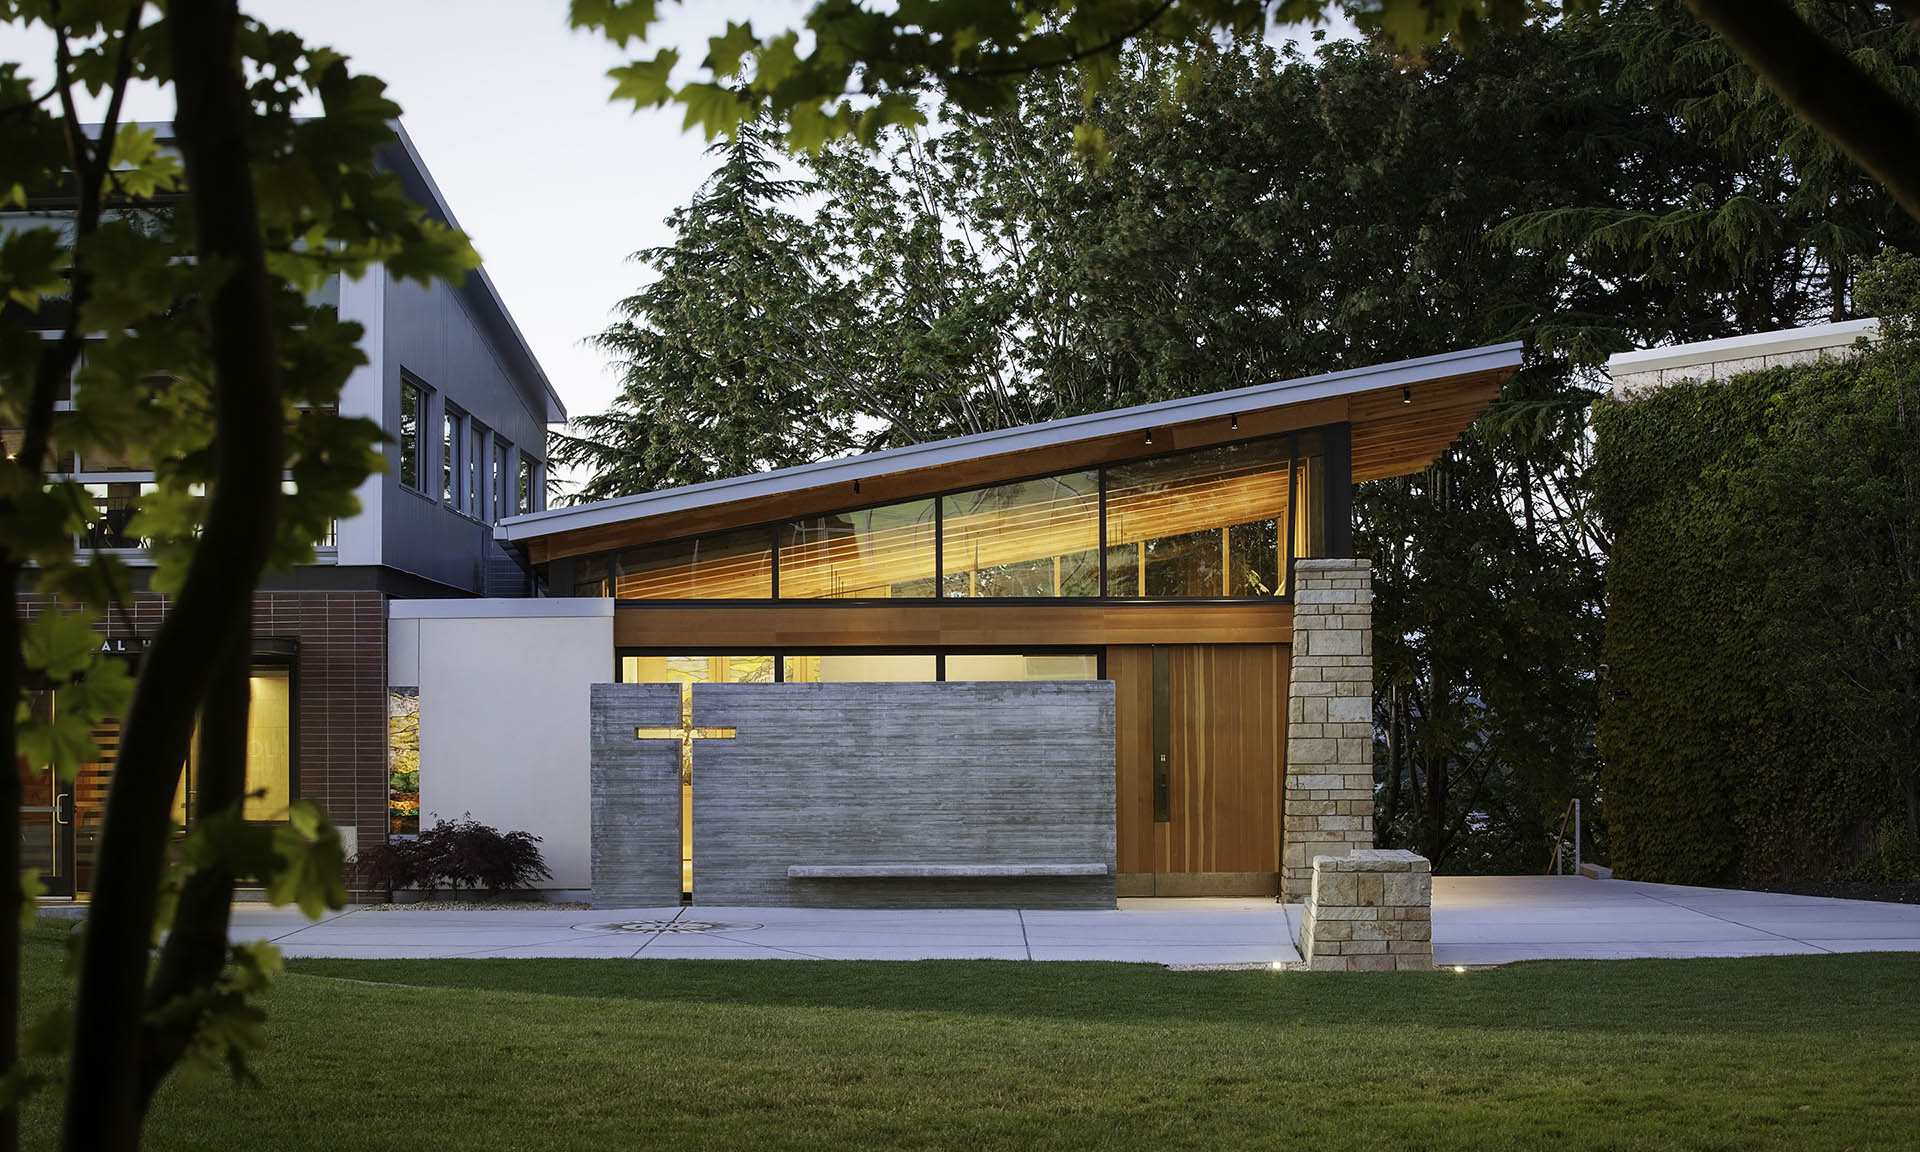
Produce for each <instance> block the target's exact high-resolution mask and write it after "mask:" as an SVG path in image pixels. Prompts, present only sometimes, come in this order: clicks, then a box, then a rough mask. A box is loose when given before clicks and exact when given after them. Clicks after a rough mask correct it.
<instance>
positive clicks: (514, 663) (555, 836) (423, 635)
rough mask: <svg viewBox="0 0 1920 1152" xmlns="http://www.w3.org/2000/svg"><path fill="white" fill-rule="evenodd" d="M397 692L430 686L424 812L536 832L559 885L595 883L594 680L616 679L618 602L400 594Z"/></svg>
mask: <svg viewBox="0 0 1920 1152" xmlns="http://www.w3.org/2000/svg"><path fill="white" fill-rule="evenodd" d="M388 610H389V613H390V619H389V632H390V638H389V645H388V652H389V667H388V672H387V683H388V685H389V687H390V688H403V687H417V688H418V689H419V690H420V818H421V825H422V827H427V826H430V825H431V824H432V823H433V822H434V818H435V816H436V815H437V816H438V817H440V818H441V819H448V820H454V819H459V818H460V817H461V816H462V815H464V814H466V813H469V812H471V813H472V814H473V818H474V819H475V820H478V821H480V822H481V823H482V824H491V825H493V826H494V827H496V828H498V829H500V830H501V831H502V832H508V831H514V830H521V831H526V832H531V833H533V834H534V835H536V836H539V837H540V838H541V840H542V843H541V845H540V850H541V853H542V854H543V855H544V856H545V858H546V862H547V867H549V868H551V869H552V870H553V879H552V880H551V881H549V882H548V883H549V886H550V887H553V888H557V889H570V890H579V889H585V888H586V887H587V886H588V882H589V871H590V869H589V861H588V834H587V828H588V793H589V789H588V771H589V763H590V754H589V739H588V718H589V702H588V696H589V686H590V685H592V684H595V683H601V682H604V681H608V680H611V679H613V674H614V672H613V602H612V601H610V600H586V599H577V600H576V599H565V600H559V599H555V600H395V601H391V602H389V605H388Z"/></svg>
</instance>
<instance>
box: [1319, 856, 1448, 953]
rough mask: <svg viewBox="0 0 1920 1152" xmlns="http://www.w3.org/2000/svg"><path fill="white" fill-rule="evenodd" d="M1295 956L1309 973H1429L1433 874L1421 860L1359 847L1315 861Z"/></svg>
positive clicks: (1423, 858)
mask: <svg viewBox="0 0 1920 1152" xmlns="http://www.w3.org/2000/svg"><path fill="white" fill-rule="evenodd" d="M1300 956H1301V958H1302V959H1303V960H1305V961H1306V963H1307V967H1308V968H1310V969H1312V970H1313V971H1315V972H1421V971H1427V970H1429V969H1431V968H1432V967H1433V870H1432V868H1431V867H1430V866H1429V865H1428V863H1427V859H1426V857H1424V856H1421V855H1418V854H1416V853H1413V852H1407V851H1403V850H1401V849H1398V848H1392V849H1378V848H1362V849H1359V850H1358V851H1355V852H1352V853H1349V854H1348V855H1345V856H1318V857H1315V858H1314V861H1313V884H1312V891H1311V895H1309V896H1308V898H1307V904H1306V907H1305V908H1304V909H1303V910H1302V915H1301V918H1300Z"/></svg>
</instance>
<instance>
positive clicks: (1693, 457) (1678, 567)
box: [1594, 338, 1920, 884]
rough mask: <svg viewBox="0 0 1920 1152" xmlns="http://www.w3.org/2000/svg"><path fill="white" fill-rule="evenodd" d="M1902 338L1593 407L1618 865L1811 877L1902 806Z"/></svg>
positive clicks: (1907, 493)
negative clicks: (1605, 536)
mask: <svg viewBox="0 0 1920 1152" xmlns="http://www.w3.org/2000/svg"><path fill="white" fill-rule="evenodd" d="M1916 343H1920V342H1916V341H1913V340H1910V339H1905V338H1901V339H1891V340H1889V341H1887V342H1886V344H1885V345H1883V346H1882V347H1880V348H1879V349H1877V350H1876V351H1874V352H1872V353H1869V354H1866V355H1863V356H1861V357H1859V358H1857V359H1853V360H1845V361H1826V362H1823V363H1821V364H1819V365H1812V366H1803V367H1798V368H1776V369H1769V370H1766V371H1761V372H1755V373H1750V374H1747V375H1742V376H1737V377H1734V378H1733V379H1731V380H1727V381H1722V382H1710V383H1690V384H1682V385H1677V386H1672V387H1668V388H1665V389H1663V390H1661V391H1658V392H1655V393H1653V394H1651V395H1649V396H1646V397H1645V398H1642V399H1639V400H1635V401H1631V402H1625V403H1622V402H1614V401H1608V400H1603V401H1601V402H1600V403H1599V404H1598V405H1597V406H1596V409H1595V413H1594V427H1595V431H1596V451H1595V465H1594V485H1595V504H1596V508H1597V510H1598V512H1599V514H1600V516H1601V517H1602V519H1603V521H1604V522H1605V524H1606V525H1607V527H1608V529H1609V530H1610V531H1611V533H1612V534H1613V551H1612V556H1611V559H1610V567H1609V570H1608V575H1607V623H1606V634H1605V639H1604V642H1603V645H1602V656H1601V660H1602V662H1603V664H1604V665H1605V666H1606V669H1607V672H1606V680H1605V683H1604V684H1603V692H1602V697H1603V703H1602V709H1601V716H1600V721H1599V729H1598V734H1597V735H1598V746H1599V750H1600V755H1601V758H1602V762H1603V768H1602V772H1601V786H1602V790H1603V794H1604V797H1605V806H1606V813H1607V817H1606V819H1607V825H1608V831H1609V833H1610V835H1611V837H1612V847H1613V863H1614V866H1615V870H1616V873H1617V874H1618V875H1620V876H1622V877H1628V878H1633V879H1642V880H1657V881H1665V882H1669V883H1684V884H1729V883H1733V884H1738V883H1748V884H1751V883H1759V882H1766V881H1781V880H1801V879H1821V878H1825V877H1827V876H1829V875H1831V874H1832V873H1833V872H1834V871H1836V870H1838V869H1841V868H1844V867H1847V866H1848V865H1850V864H1853V863H1855V862H1857V861H1858V860H1859V859H1860V858H1861V856H1862V855H1863V854H1864V853H1865V852H1866V851H1868V850H1869V848H1870V847H1871V845H1872V844H1873V842H1874V835H1875V831H1876V828H1878V827H1880V826H1881V825H1883V824H1885V823H1886V822H1888V821H1900V822H1902V823H1904V822H1905V820H1906V819H1907V816H1908V810H1909V808H1910V806H1911V804H1912V790H1913V787H1914V783H1913V776H1914V774H1915V772H1916V767H1915V764H1914V760H1915V752H1916V749H1915V747H1914V745H1913V735H1914V730H1915V726H1916V725H1915V717H1916V709H1915V697H1914V693H1913V689H1912V679H1911V673H1912V672H1913V670H1914V669H1915V668H1916V667H1920V665H1915V664H1913V663H1912V636H1911V627H1912V624H1913V622H1914V620H1915V618H1916V611H1915V605H1916V602H1920V582H1916V580H1915V579H1914V572H1913V565H1912V562H1913V560H1914V558H1915V552H1914V544H1915V541H1914V539H1913V535H1914V530H1915V528H1916V525H1920V518H1916V515H1915V507H1914V500H1913V484H1912V481H1913V480H1914V479H1915V478H1916V477H1920V435H1916V434H1915V430H1916V428H1920V425H1916V424H1915V423H1912V422H1911V421H1912V420H1913V419H1914V418H1915V417H1916V416H1920V386H1917V384H1916V382H1917V381H1920V355H1916V349H1915V344H1916ZM1903 483H1904V484H1905V490H1904V494H1903V492H1902V488H1901V485H1902V484H1903ZM1902 533H1904V534H1905V538H1904V542H1903V540H1902ZM1903 550H1904V551H1903ZM1903 566H1904V570H1903ZM1902 628H1906V629H1908V630H1909V631H1908V636H1907V639H1906V641H1905V644H1906V648H1905V658H1906V659H1907V660H1908V662H1909V664H1908V667H1907V668H1906V672H1905V674H1906V675H1907V676H1908V679H1907V680H1906V681H1905V683H1906V688H1905V691H1904V694H1903V692H1902V690H1901V682H1900V677H1901V676H1902V675H1903V673H1902V671H1901V668H1900V660H1901V658H1902V655H1901V647H1900V643H1901V642H1900V641H1899V638H1898V634H1899V631H1900V629H1902ZM1903 734H1904V735H1903ZM1903 740H1904V742H1905V743H1904V746H1903V743H1902V741H1903Z"/></svg>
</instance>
